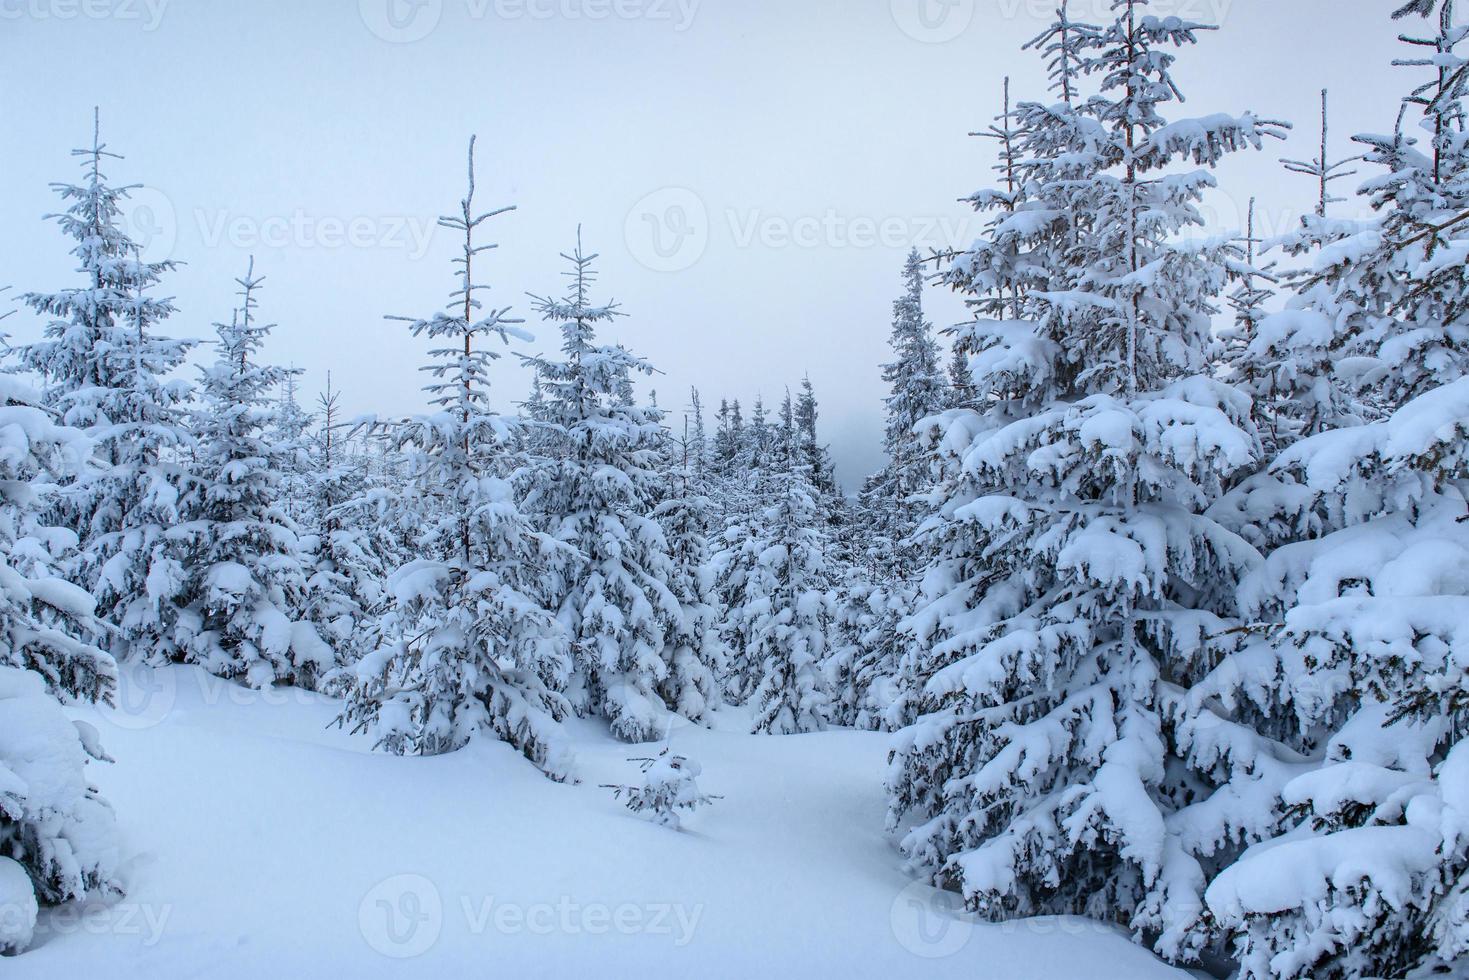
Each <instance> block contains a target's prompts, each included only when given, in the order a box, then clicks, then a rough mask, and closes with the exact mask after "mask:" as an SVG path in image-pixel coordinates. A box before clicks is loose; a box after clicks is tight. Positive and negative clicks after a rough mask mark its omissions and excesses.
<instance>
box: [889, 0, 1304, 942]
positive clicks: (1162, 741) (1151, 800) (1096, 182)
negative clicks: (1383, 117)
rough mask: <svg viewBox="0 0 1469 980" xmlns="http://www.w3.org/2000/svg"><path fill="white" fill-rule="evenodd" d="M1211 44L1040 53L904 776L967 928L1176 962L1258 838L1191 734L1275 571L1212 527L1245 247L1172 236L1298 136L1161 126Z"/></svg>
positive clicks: (921, 836) (1250, 437) (979, 327)
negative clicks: (1087, 922)
mask: <svg viewBox="0 0 1469 980" xmlns="http://www.w3.org/2000/svg"><path fill="white" fill-rule="evenodd" d="M1204 29H1205V28H1204V26H1203V25H1197V24H1191V23H1187V22H1184V21H1181V20H1179V19H1178V18H1166V19H1165V18H1158V17H1152V16H1149V15H1147V13H1146V9H1145V4H1144V3H1142V2H1140V0H1118V2H1117V3H1116V5H1115V19H1114V20H1113V22H1112V23H1111V24H1110V25H1107V26H1105V27H1101V28H1090V27H1085V26H1082V25H1076V24H1074V23H1072V22H1070V21H1069V19H1067V18H1065V17H1064V11H1063V16H1062V18H1060V19H1059V20H1058V22H1057V23H1056V24H1055V25H1053V26H1052V28H1051V29H1050V30H1049V31H1048V32H1047V33H1046V34H1043V35H1042V37H1041V39H1038V41H1037V42H1036V45H1037V46H1039V47H1041V48H1042V50H1043V52H1044V53H1046V54H1047V56H1048V60H1050V61H1051V63H1052V65H1053V70H1052V78H1053V83H1054V84H1055V86H1056V87H1057V88H1058V90H1060V91H1061V93H1062V99H1061V101H1060V102H1054V103H1051V104H1048V105H1041V104H1031V103H1022V104H1020V105H1019V106H1017V108H1016V110H1015V111H1016V115H1017V118H1018V120H1019V124H1018V130H1019V134H1018V136H1017V145H1018V147H1019V148H1020V151H1021V154H1022V156H1021V159H1019V160H1018V161H1017V162H1016V164H1015V166H1016V170H1017V173H1018V174H1019V177H1018V180H1019V182H1020V184H1021V185H1022V190H1021V191H1019V192H1017V193H1016V194H1015V195H1011V194H1010V193H1009V192H1008V191H1001V192H998V193H997V194H995V195H993V196H992V197H986V198H985V199H984V200H985V201H986V202H987V203H988V202H989V201H991V200H993V201H994V202H996V203H997V205H998V207H999V211H998V213H997V218H996V220H995V222H994V223H993V224H992V225H991V227H990V230H989V232H988V233H987V235H986V236H985V237H984V238H983V239H982V240H981V242H980V243H979V244H978V245H977V246H976V247H975V248H974V249H973V250H972V251H971V252H970V253H966V254H965V255H962V256H960V257H958V258H957V259H956V262H955V269H956V271H955V272H954V274H953V276H952V282H953V283H954V284H955V285H957V286H959V287H961V288H964V289H966V290H970V291H972V292H973V294H974V296H975V298H976V300H977V301H978V302H979V306H978V310H979V312H981V313H986V312H988V313H990V315H991V318H990V319H979V320H976V321H975V322H974V323H973V324H971V325H968V326H967V327H966V329H965V332H964V335H963V343H964V345H965V347H966V349H967V350H969V351H970V352H971V356H970V363H969V366H970V370H971V372H972V374H973V378H974V382H975V385H976V388H977V390H978V392H980V393H981V395H980V397H979V398H978V399H977V404H979V405H980V410H978V411H972V412H961V413H958V415H957V416H955V417H954V418H953V419H952V420H951V422H950V428H949V431H948V432H946V434H945V436H944V442H945V443H946V444H947V445H948V446H950V447H953V448H952V449H947V450H945V451H946V452H954V453H958V454H962V455H961V456H960V459H961V460H962V462H961V466H960V468H959V469H957V470H952V471H951V473H952V475H951V476H950V478H949V479H948V480H947V481H946V483H945V485H944V486H942V487H941V488H940V491H939V493H938V498H939V501H940V502H939V506H938V512H937V514H936V516H935V519H934V520H933V521H931V522H929V526H928V527H927V528H926V530H925V534H926V535H928V536H929V538H930V540H931V544H930V546H931V547H934V548H935V549H936V552H937V558H936V559H935V561H934V563H933V564H932V566H931V567H930V568H929V570H928V572H927V575H926V576H925V591H924V602H923V604H922V605H921V607H920V608H919V610H918V611H917V612H916V613H915V615H914V616H913V617H912V619H911V620H910V622H909V624H908V626H907V628H908V629H909V630H910V631H911V632H912V633H913V635H914V636H915V637H916V638H917V640H918V644H917V646H918V649H919V650H921V651H925V652H924V653H923V660H922V662H920V663H917V664H915V665H913V667H912V668H911V669H912V671H913V673H914V674H915V677H916V683H915V689H916V690H919V691H921V694H919V696H918V705H917V708H918V709H919V710H920V712H921V713H922V717H920V718H919V720H918V721H917V723H916V724H915V725H913V726H912V727H910V728H908V729H906V730H905V731H904V732H903V734H902V735H900V736H899V738H898V741H897V743H896V745H895V751H894V756H893V762H892V769H891V772H890V779H889V785H890V788H891V790H892V793H893V799H892V822H893V825H894V826H895V827H896V826H898V825H902V826H904V827H907V828H910V829H908V830H907V832H906V834H905V835H904V838H903V847H904V850H905V851H906V852H907V854H908V855H909V857H910V860H911V862H912V864H913V866H914V867H915V868H917V869H919V870H921V871H922V872H924V873H925V874H926V875H928V876H929V877H930V878H931V879H932V880H934V881H936V882H938V883H940V884H945V885H949V886H951V887H954V888H956V889H957V890H959V891H960V892H961V893H962V894H963V896H964V898H965V901H966V903H967V904H968V905H969V907H970V908H972V909H974V910H976V911H978V912H980V913H981V914H984V915H986V916H989V917H994V918H1008V917H1012V916H1025V915H1033V914H1043V913H1080V914H1089V915H1094V916H1097V917H1106V918H1108V919H1110V920H1113V921H1117V922H1120V923H1122V924H1124V925H1126V926H1128V927H1130V928H1132V929H1133V930H1134V931H1136V932H1137V933H1138V934H1139V935H1140V936H1147V937H1148V938H1149V939H1150V940H1152V941H1153V943H1154V946H1155V948H1156V949H1158V950H1159V951H1160V952H1161V953H1163V954H1164V955H1166V956H1168V957H1170V958H1172V959H1176V960H1180V961H1190V960H1192V959H1194V958H1195V957H1196V956H1197V955H1198V953H1199V945H1198V943H1199V942H1200V938H1199V937H1200V934H1201V933H1202V932H1203V930H1201V929H1199V928H1198V919H1199V915H1198V914H1197V909H1198V908H1199V906H1200V905H1201V893H1202V888H1203V884H1204V880H1205V878H1206V877H1207V874H1208V872H1209V860H1210V855H1212V854H1213V853H1214V848H1215V847H1216V846H1217V844H1218V842H1219V841H1220V840H1221V839H1225V840H1227V839H1230V835H1231V834H1233V833H1235V832H1236V831H1237V829H1238V828H1236V827H1235V826H1234V825H1233V824H1231V823H1230V822H1229V814H1228V813H1226V812H1222V811H1223V809H1224V808H1223V807H1222V804H1221V803H1220V802H1218V801H1216V803H1215V805H1214V807H1213V808H1212V809H1211V808H1209V807H1208V806H1206V805H1204V804H1203V803H1200V802H1197V801H1196V800H1195V797H1196V796H1197V795H1198V794H1200V793H1202V794H1204V795H1207V794H1208V792H1209V788H1210V787H1209V784H1208V780H1207V769H1206V767H1205V764H1204V763H1203V762H1202V761H1201V760H1199V759H1196V758H1194V756H1193V755H1191V754H1190V752H1189V751H1188V750H1187V749H1186V748H1185V747H1184V746H1181V745H1179V744H1178V743H1177V742H1176V741H1175V740H1174V736H1173V733H1172V731H1171V729H1170V721H1169V717H1170V711H1171V706H1172V704H1173V703H1174V702H1175V701H1176V699H1178V698H1179V697H1180V694H1181V690H1182V686H1184V685H1186V684H1187V682H1188V681H1189V679H1190V677H1191V676H1192V675H1193V674H1194V673H1196V672H1197V671H1198V670H1200V668H1201V661H1202V659H1203V655H1202V652H1201V650H1200V647H1201V645H1202V643H1201V637H1202V635H1203V634H1206V633H1208V632H1212V631H1213V630H1215V629H1216V628H1222V625H1223V624H1225V623H1227V622H1228V619H1227V617H1228V616H1229V615H1230V614H1232V612H1233V611H1234V591H1233V584H1234V583H1235V582H1237V581H1238V579H1239V577H1240V576H1242V575H1243V574H1245V573H1246V572H1247V571H1248V570H1249V569H1250V568H1251V567H1253V565H1254V564H1255V563H1257V562H1258V560H1259V557H1258V555H1257V553H1256V552H1255V551H1254V549H1253V548H1251V547H1250V546H1249V544H1248V543H1247V542H1245V541H1244V540H1243V539H1241V538H1240V537H1239V536H1237V535H1235V534H1232V533H1229V532H1228V531H1227V530H1226V529H1224V528H1223V527H1221V526H1220V525H1219V524H1218V523H1216V522H1215V521H1213V520H1211V519H1210V518H1208V517H1207V516H1206V515H1205V513H1204V512H1205V510H1206V509H1207V507H1208V506H1209V505H1210V504H1211V503H1212V502H1213V501H1215V500H1217V499H1218V498H1219V497H1220V496H1221V495H1222V493H1223V490H1224V488H1225V486H1226V485H1227V484H1228V482H1229V481H1231V480H1232V479H1234V478H1235V477H1236V476H1237V475H1238V474H1241V473H1243V472H1247V471H1248V470H1249V469H1250V468H1252V467H1253V466H1254V465H1255V464H1256V462H1257V460H1258V458H1259V453H1260V446H1259V442H1258V438H1257V436H1256V433H1255V431H1254V428H1253V426H1252V425H1251V422H1250V419H1249V406H1250V402H1249V399H1248V397H1246V396H1245V395H1243V394H1242V393H1240V392H1238V391H1236V390H1234V389H1232V388H1230V387H1229V386H1227V385H1225V384H1222V383H1220V382H1217V381H1214V380H1212V379H1210V378H1208V377H1207V376H1205V374H1204V372H1205V371H1206V370H1207V369H1208V355H1209V350H1210V346H1211V343H1212V339H1211V337H1210V326H1211V325H1210V317H1211V315H1212V313H1213V312H1214V310H1215V306H1214V298H1215V297H1216V296H1217V295H1218V294H1219V292H1220V291H1221V290H1222V289H1223V287H1224V286H1225V283H1226V279H1227V275H1228V271H1229V265H1228V261H1229V260H1230V259H1238V258H1239V255H1238V252H1237V250H1235V249H1234V247H1233V246H1229V245H1208V246H1205V247H1190V246H1184V245H1178V244H1175V238H1176V236H1178V235H1179V234H1180V233H1181V232H1182V231H1184V230H1185V229H1187V228H1190V227H1198V226H1200V225H1201V224H1202V218H1201V216H1200V214H1199V212H1198V209H1197V204H1198V202H1199V200H1200V198H1201V196H1202V194H1203V193H1204V191H1205V190H1207V189H1208V188H1210V187H1212V186H1213V184H1214V180H1213V177H1212V175H1211V174H1210V173H1209V170H1208V168H1211V167H1212V166H1213V165H1214V164H1215V163H1216V162H1217V161H1218V160H1219V159H1220V158H1221V157H1222V156H1223V155H1224V154H1226V153H1228V152H1231V151H1234V150H1238V149H1243V148H1245V147H1250V146H1259V145H1260V143H1261V141H1262V139H1263V138H1264V137H1265V136H1268V135H1273V134H1275V133H1276V132H1277V131H1278V128H1277V127H1276V126H1273V125H1271V124H1268V123H1265V122H1262V121H1260V120H1257V119H1256V118H1255V117H1253V116H1250V115H1244V116H1240V117H1230V116H1225V115H1215V116H1207V117H1204V118H1199V119H1187V120H1180V121H1176V122H1172V123H1170V122H1168V121H1167V120H1166V119H1165V118H1164V117H1163V115H1162V110H1163V109H1164V108H1165V107H1166V106H1168V105H1169V104H1170V103H1174V102H1177V101H1179V100H1180V99H1181V96H1180V95H1179V92H1178V89H1177V87H1176V85H1175V83H1174V81H1173V79H1172V74H1171V70H1172V66H1173V64H1174V61H1175V58H1176V54H1175V50H1176V49H1178V48H1182V47H1186V46H1188V45H1191V44H1193V43H1195V41H1196V39H1197V35H1198V33H1199V32H1200V31H1202V30H1204ZM1088 81H1092V82H1095V84H1096V89H1097V91H1096V92H1095V93H1094V94H1092V95H1091V96H1090V97H1089V98H1085V99H1083V98H1082V97H1081V93H1080V89H1081V86H1082V85H1083V84H1085V83H1086V82H1088ZM1181 162H1192V163H1194V164H1198V165H1200V166H1201V167H1202V168H1203V169H1198V170H1178V169H1177V165H1178V164H1179V163H1181ZM1012 205H1013V208H1012ZM1017 307H1018V312H1019V313H1020V314H1021V315H1020V316H1019V317H1018V318H1017V317H1013V316H1009V318H1008V319H1005V320H1001V319H999V318H998V317H996V316H995V315H994V314H996V313H998V312H999V311H1001V310H1004V311H1005V312H1006V314H1007V316H1008V314H1009V313H1010V312H1011V311H1013V310H1015V309H1016V308H1017ZM1191 801H1193V802H1191ZM1211 819H1212V820H1213V821H1214V823H1213V824H1211V823H1210V821H1211ZM1191 910H1192V911H1191Z"/></svg>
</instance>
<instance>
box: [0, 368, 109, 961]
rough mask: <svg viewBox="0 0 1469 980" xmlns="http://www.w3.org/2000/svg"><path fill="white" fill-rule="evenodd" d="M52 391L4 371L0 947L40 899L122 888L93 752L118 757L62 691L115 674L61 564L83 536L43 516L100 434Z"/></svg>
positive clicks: (85, 692) (95, 687)
mask: <svg viewBox="0 0 1469 980" xmlns="http://www.w3.org/2000/svg"><path fill="white" fill-rule="evenodd" d="M42 402H43V399H42V396H41V395H40V394H39V393H37V392H34V391H31V390H30V389H28V388H27V387H26V386H25V385H23V384H21V383H20V382H19V381H18V379H17V378H16V377H15V375H14V374H0V555H3V558H0V911H3V912H4V913H5V914H3V915H0V954H4V953H15V952H19V951H21V950H22V949H24V948H25V947H26V946H27V945H29V944H30V942H31V937H32V930H33V928H34V926H35V922H36V910H37V907H38V906H39V905H54V904H57V903H60V902H66V901H72V900H81V899H87V898H91V897H101V898H108V897H115V896H116V895H118V894H120V893H121V891H122V889H121V885H120V884H119V883H118V878H117V865H118V854H117V845H116V841H115V839H114V818H113V814H112V809H111V807H110V806H108V805H107V803H106V802H105V801H103V800H102V799H101V798H100V797H99V796H98V795H97V791H96V790H95V789H94V788H93V787H91V786H90V785H88V783H87V779H86V773H85V765H86V762H87V759H88V757H89V756H90V757H92V758H95V759H98V760H101V761H110V760H108V759H107V756H106V754H105V753H104V752H103V751H102V749H101V747H100V745H99V744H98V742H97V739H96V732H95V730H93V729H92V728H91V726H89V725H86V724H85V723H82V722H78V723H76V724H73V723H72V722H70V721H68V720H67V718H66V716H65V715H64V714H63V713H62V710H61V706H60V704H58V703H57V699H58V698H61V699H66V700H73V699H75V700H79V701H93V702H103V703H110V702H111V700H112V696H113V691H114V689H115V687H116V682H117V669H116V666H115V664H114V662H113V659H112V658H111V657H110V656H108V655H107V654H106V653H105V652H103V651H102V650H101V649H99V648H97V647H96V646H94V645H92V643H91V642H90V640H91V638H92V637H95V636H98V635H99V634H101V633H102V627H101V626H100V624H98V623H97V621H96V620H95V619H94V617H93V613H94V608H95V603H94V601H93V599H92V597H91V596H90V595H88V594H87V593H86V592H85V591H83V590H82V589H80V588H78V587H77V586H75V585H73V584H71V583H70V582H67V581H65V580H64V579H63V578H62V577H61V575H60V566H61V565H62V564H63V563H64V562H65V560H66V559H67V557H68V554H67V553H68V551H69V549H70V548H71V547H72V546H74V545H75V544H76V537H75V535H74V534H73V533H72V532H71V531H69V530H66V529H64V528H57V527H51V526H48V524H47V523H46V520H45V515H46V513H47V512H48V510H51V509H52V508H51V507H50V505H49V497H50V496H51V494H52V493H53V492H54V486H55V485H54V483H53V481H54V480H56V479H59V478H65V477H68V476H75V475H76V474H77V473H79V472H80V471H81V470H82V469H83V468H84V467H85V466H86V465H87V463H88V459H89V456H90V453H91V446H90V444H89V442H88V440H87V439H86V437H85V436H84V435H83V434H82V433H81V432H80V431H78V430H77V429H73V428H70V427H68V426H65V425H61V424H59V423H58V422H57V419H56V416H55V415H54V413H53V412H52V411H51V410H49V409H48V408H45V407H42Z"/></svg>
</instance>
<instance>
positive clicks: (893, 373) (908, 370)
mask: <svg viewBox="0 0 1469 980" xmlns="http://www.w3.org/2000/svg"><path fill="white" fill-rule="evenodd" d="M903 280H904V285H905V289H904V293H903V295H902V296H901V297H900V298H899V299H898V300H897V301H896V302H894V304H893V329H892V335H891V337H890V338H889V341H888V342H889V344H890V346H891V347H892V349H893V354H894V360H892V361H890V362H888V363H887V364H885V365H883V380H884V381H885V382H887V384H888V386H889V393H888V397H887V401H886V405H887V425H886V428H885V431H884V438H883V446H884V450H885V451H886V453H887V457H888V462H887V465H886V466H884V467H883V468H882V470H880V471H879V472H878V473H876V474H874V475H872V476H871V477H869V478H868V479H867V480H866V481H865V483H864V484H863V487H862V491H861V493H860V494H859V495H858V498H857V514H856V517H855V519H854V520H852V521H851V522H850V524H849V526H848V527H847V528H845V529H843V530H844V531H845V533H847V534H849V535H850V536H851V538H852V540H851V542H850V545H849V547H848V548H847V549H846V550H847V553H848V555H849V556H850V559H851V561H850V567H849V568H847V569H846V570H845V571H844V573H843V574H842V587H841V591H840V598H839V600H838V601H839V608H838V610H837V613H836V624H837V628H836V641H835V650H834V652H833V656H832V659H831V661H830V662H829V665H828V671H829V673H830V674H831V686H832V691H833V705H832V708H833V716H832V720H833V721H836V722H838V723H841V724H846V725H855V726H857V727H859V728H880V727H883V725H884V718H885V717H886V715H887V710H888V708H889V706H890V705H891V703H892V702H893V700H894V697H895V695H894V691H893V689H892V685H893V682H894V678H896V677H897V676H898V674H899V672H900V671H899V664H900V663H901V661H902V659H903V655H904V646H905V643H904V642H903V637H902V636H901V635H900V634H899V632H898V624H899V623H900V622H901V621H902V620H903V619H904V618H905V617H906V616H907V615H908V613H909V612H911V610H912V603H913V600H914V592H915V589H914V585H915V582H914V579H915V577H916V573H917V571H918V570H919V569H921V567H922V565H923V562H922V561H921V560H920V555H919V553H918V552H917V550H916V548H915V546H914V542H913V540H912V535H913V532H914V530H915V529H916V528H917V526H918V521H919V519H920V517H921V516H922V509H921V502H920V501H919V500H918V495H919V494H920V492H923V491H926V490H927V489H928V488H929V486H930V485H931V484H932V479H933V471H932V467H931V465H930V460H931V455H930V452H929V446H928V442H927V440H926V439H923V438H921V437H920V435H919V432H918V429H919V425H920V423H922V422H924V421H925V420H928V419H931V418H934V417H937V416H939V415H940V414H942V412H943V411H944V410H945V409H946V408H948V407H949V402H950V398H951V395H950V391H949V386H948V382H947V381H946V379H945V376H944V372H943V368H942V367H941V366H940V364H939V356H940V355H939V347H938V344H937V342H936V341H935V340H934V338H933V326H932V324H930V323H928V322H927V321H926V320H925V319H924V317H923V286H924V272H923V260H922V257H921V256H920V255H919V253H918V250H917V249H914V250H913V251H911V252H910V253H909V255H908V259H907V261H906V262H905V264H904V267H903Z"/></svg>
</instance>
